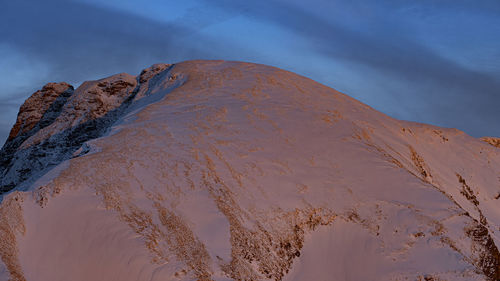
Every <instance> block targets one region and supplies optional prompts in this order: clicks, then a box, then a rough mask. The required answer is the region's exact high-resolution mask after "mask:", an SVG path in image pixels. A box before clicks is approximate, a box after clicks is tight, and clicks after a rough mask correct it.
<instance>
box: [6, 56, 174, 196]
mask: <svg viewBox="0 0 500 281" xmlns="http://www.w3.org/2000/svg"><path fill="white" fill-rule="evenodd" d="M169 66H170V65H167V64H155V65H153V66H151V67H149V68H146V69H144V70H143V71H142V72H141V74H140V75H139V76H138V77H136V76H132V75H130V74H126V73H120V74H117V75H113V76H110V77H108V78H104V79H100V80H97V81H87V82H84V83H83V84H82V85H81V86H80V87H78V89H76V90H74V89H73V86H71V85H69V84H67V83H64V82H63V83H48V84H47V85H45V86H44V87H43V88H42V89H41V90H39V91H37V92H35V93H34V94H33V95H32V96H31V97H29V98H28V99H27V100H26V101H25V103H24V104H23V105H22V106H21V108H20V110H19V114H18V118H17V122H16V124H15V125H14V127H13V128H12V130H11V132H10V135H9V138H8V140H7V142H6V143H5V145H4V146H3V148H2V150H1V151H0V194H1V193H4V192H6V191H9V190H11V189H13V188H14V187H16V186H19V185H20V184H22V183H23V182H26V183H28V182H30V179H31V180H33V179H35V175H41V174H43V173H44V172H46V171H47V170H48V169H50V168H51V167H53V166H55V165H57V164H59V163H61V162H62V161H64V160H66V159H70V158H71V157H72V155H73V153H74V152H75V151H77V150H78V149H79V148H80V147H81V145H82V144H83V143H84V142H86V141H88V140H91V139H94V138H97V137H99V136H101V135H102V134H103V133H105V132H106V130H107V129H108V128H109V127H110V126H111V125H112V124H113V123H114V122H115V121H116V119H117V118H118V117H119V116H120V115H121V114H122V113H124V112H125V109H126V108H127V107H128V106H129V105H130V104H131V102H132V101H133V99H134V97H135V96H136V95H137V93H141V95H142V96H145V95H147V92H148V90H147V89H148V84H149V82H150V80H151V79H154V78H155V76H157V75H158V74H160V73H162V72H163V71H165V70H168V67H169Z"/></svg>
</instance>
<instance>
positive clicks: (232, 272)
mask: <svg viewBox="0 0 500 281" xmlns="http://www.w3.org/2000/svg"><path fill="white" fill-rule="evenodd" d="M110 89H111V90H110ZM113 89H116V91H115V90H113ZM91 100H92V101H93V100H95V102H91ZM110 112H114V113H113V114H112V115H111V116H112V118H110V119H106V118H105V119H102V117H103V116H109V114H110ZM92 120H107V121H106V122H104V123H96V124H98V125H96V127H97V128H98V130H97V131H98V133H89V130H87V129H85V130H78V131H76V132H78V133H74V132H75V128H79V126H80V125H81V124H86V123H88V122H94V121H92ZM85 128H88V127H85ZM90 128H94V127H90ZM66 132H69V133H68V134H69V135H66ZM90 132H93V131H92V130H90ZM69 136H71V137H69ZM73 137H75V138H80V140H81V141H77V142H75V143H74V144H71V145H70V146H71V149H67V148H65V147H67V146H68V141H70V140H72V139H73ZM44 142H49V143H50V144H52V145H53V146H54V147H47V149H46V153H47V154H50V153H52V152H53V151H55V153H56V154H57V155H59V156H60V157H59V156H58V157H59V158H57V159H58V161H59V162H58V163H60V164H58V165H56V166H54V165H52V166H50V167H49V166H45V167H44V168H43V169H37V170H36V171H37V173H38V174H37V175H38V176H33V177H32V178H31V182H34V183H30V184H29V187H30V188H29V189H28V190H27V191H19V190H15V191H12V192H10V193H8V194H6V195H5V196H4V199H3V201H2V203H1V205H0V256H1V258H2V264H1V265H0V280H15V281H18V280H39V281H59V280H61V281H63V280H73V281H80V280H81V281H83V280H85V281H87V280H94V281H101V280H102V281H104V280H122V281H127V280H131V281H132V280H134V281H135V280H186V281H187V280H218V281H219V280H220V281H222V280H286V281H299V280H317V281H325V280H336V281H343V280H346V281H358V280H359V281H365V280H381V281H382V280H384V281H385V280H488V281H492V280H500V265H499V260H500V254H499V251H498V247H497V245H499V243H500V207H499V206H500V199H499V198H500V149H499V148H498V147H495V146H494V145H490V144H489V143H486V142H483V141H481V140H479V139H475V138H472V137H470V136H468V135H466V134H465V133H463V132H461V131H458V130H455V129H444V128H438V127H434V126H429V125H424V124H417V123H412V122H406V121H399V120H395V119H392V118H390V117H388V116H386V115H384V114H382V113H380V112H377V111H375V110H373V109H372V108H370V107H368V106H366V105H364V104H362V103H360V102H358V101H356V100H354V99H352V98H350V97H348V96H346V95H344V94H341V93H339V92H337V91H335V90H333V89H331V88H328V87H326V86H323V85H321V84H318V83H316V82H314V81H312V80H309V79H307V78H304V77H301V76H298V75H296V74H293V73H290V72H287V71H283V70H279V69H276V68H272V67H268V66H263V65H256V64H248V63H238V62H225V61H190V62H183V63H179V64H176V65H154V66H152V67H150V68H148V69H146V70H145V71H143V73H141V74H140V75H139V76H138V77H137V78H136V77H132V76H130V75H126V74H120V75H118V76H113V77H111V78H107V79H103V80H99V81H94V82H88V83H85V84H83V85H82V86H81V87H80V88H79V89H77V90H75V92H74V93H73V94H72V95H71V96H70V97H69V98H68V100H67V101H66V102H65V103H64V106H63V109H62V110H61V113H60V115H59V116H58V117H57V118H56V119H55V121H54V122H53V123H51V124H50V125H48V126H45V127H44V128H40V129H39V131H37V132H36V133H35V134H33V135H30V136H29V138H27V139H25V140H23V141H22V144H21V145H19V146H18V148H16V149H17V150H16V151H15V152H14V153H13V155H15V156H14V158H13V160H9V161H13V163H18V162H16V161H21V162H19V163H22V165H27V167H34V164H32V163H34V162H36V161H41V160H38V159H40V158H37V157H34V158H26V157H25V156H24V155H25V154H19V153H24V152H22V151H23V150H26V149H28V151H29V149H30V147H37V145H40V144H42V143H44ZM488 142H489V141H488ZM490 143H491V142H490ZM82 144H83V146H82ZM77 145H78V147H76V146H77ZM38 149H39V148H37V149H36V151H39V150H38ZM61 151H62V152H61ZM70 153H71V154H70ZM43 157H46V156H43ZM43 159H46V158H43ZM23 161H24V162H23ZM44 161H45V160H44ZM61 161H62V162H61ZM12 165H13V166H12V167H14V166H15V165H17V164H12ZM19 165H21V164H19ZM16 167H17V166H16ZM14 171H15V170H11V173H13V174H12V175H11V174H9V175H8V176H7V177H6V178H2V182H9V181H12V182H15V183H16V184H19V183H20V181H19V177H17V178H16V176H15V172H14ZM35 174H36V173H33V174H32V175H35ZM42 174H43V176H41V175H42ZM4 175H5V174H4Z"/></svg>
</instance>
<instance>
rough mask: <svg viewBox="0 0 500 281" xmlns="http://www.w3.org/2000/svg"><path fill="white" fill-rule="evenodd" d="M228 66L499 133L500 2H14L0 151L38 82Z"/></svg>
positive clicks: (410, 116)
mask: <svg viewBox="0 0 500 281" xmlns="http://www.w3.org/2000/svg"><path fill="white" fill-rule="evenodd" d="M190 59H226V60H240V61H250V62H257V63H263V64H268V65H273V66H277V67H280V68H284V69H287V70H290V71H293V72H296V73H299V74H302V75H305V76H307V77H310V78H312V79H314V80H316V81H319V82H321V83H324V84H326V85H328V86H331V87H333V88H335V89H337V90H340V91H342V92H344V93H346V94H348V95H350V96H352V97H354V98H357V99H359V100H361V101H362V102H364V103H366V104H368V105H370V106H372V107H374V108H375V109H378V110H380V111H382V112H384V113H387V114H389V115H391V116H393V117H396V118H399V119H405V120H412V121H418V122H425V123H431V124H435V125H439V126H444V127H455V128H458V129H461V130H464V131H465V132H467V133H469V134H471V135H473V136H477V137H479V136H485V135H490V136H500V124H499V123H500V122H499V120H500V2H498V1H496V0H495V1H488V0H473V1H466V0H453V1H452V0H440V1H435V0H421V1H405V0H399V1H397V0H372V1H360V0H354V1H339V0H329V1H326V0H309V1H296V0H287V1H285V0H253V1H241V0H183V1H170V0H163V1H160V0H149V1H148V0H144V1H131V0H108V1H105V2H104V1H102V0H46V1H38V0H17V1H9V2H7V3H2V9H1V10H0V142H2V141H3V140H4V139H5V137H6V135H7V134H8V131H9V130H10V128H11V126H12V124H13V123H14V121H15V118H16V114H17V110H18V108H19V106H20V104H22V102H23V101H24V100H25V99H26V98H27V97H29V95H31V93H33V92H34V91H36V90H37V89H39V88H41V86H43V85H44V84H45V83H47V82H52V81H66V82H69V83H72V84H73V85H75V86H78V85H79V84H80V83H81V82H83V81H85V80H91V79H98V78H102V77H105V76H108V75H112V74H114V73H119V72H128V73H131V74H137V73H139V72H140V70H141V69H142V68H145V67H147V66H148V65H150V64H153V63H157V62H167V63H172V62H178V61H182V60H190Z"/></svg>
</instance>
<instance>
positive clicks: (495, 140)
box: [481, 137, 500, 148]
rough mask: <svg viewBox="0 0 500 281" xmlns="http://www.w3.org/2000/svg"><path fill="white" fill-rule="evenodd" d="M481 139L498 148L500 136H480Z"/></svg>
mask: <svg viewBox="0 0 500 281" xmlns="http://www.w3.org/2000/svg"><path fill="white" fill-rule="evenodd" d="M481 140H482V141H484V142H487V143H489V144H491V145H493V146H495V147H498V148H500V138H493V137H484V138H481Z"/></svg>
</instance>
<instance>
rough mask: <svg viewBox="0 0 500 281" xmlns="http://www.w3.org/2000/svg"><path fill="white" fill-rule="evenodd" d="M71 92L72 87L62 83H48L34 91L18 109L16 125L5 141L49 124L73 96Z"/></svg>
mask: <svg viewBox="0 0 500 281" xmlns="http://www.w3.org/2000/svg"><path fill="white" fill-rule="evenodd" d="M73 90H74V89H73V86H71V85H70V84H68V83H64V82H62V83H48V84H47V85H45V86H43V88H42V89H41V90H39V91H36V92H35V93H34V94H33V95H31V97H29V98H28V99H27V100H26V101H25V102H24V104H23V105H22V106H21V108H20V109H19V114H18V116H17V121H16V124H15V125H14V127H13V128H12V130H11V131H10V134H9V138H8V139H7V141H11V140H12V139H14V138H16V137H21V136H23V135H27V134H28V132H29V131H30V130H33V129H34V127H35V126H37V125H38V127H39V128H37V129H38V130H39V129H41V128H43V127H45V126H47V125H49V124H51V123H52V122H53V121H54V119H55V118H57V115H58V114H59V113H60V111H61V108H62V105H64V103H65V102H66V100H67V98H68V97H69V96H71V95H72V94H73ZM42 118H43V119H44V120H43V121H42ZM35 131H37V130H35Z"/></svg>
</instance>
